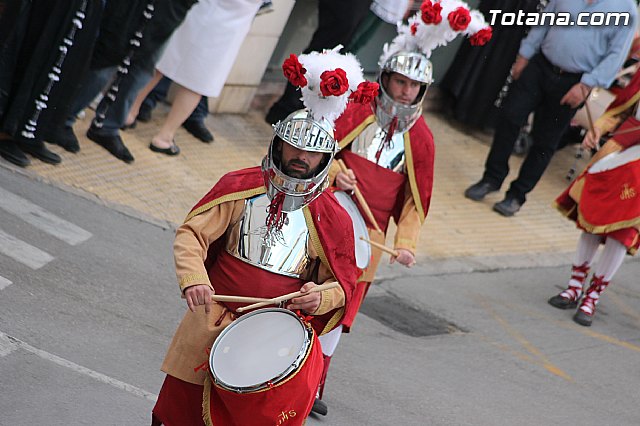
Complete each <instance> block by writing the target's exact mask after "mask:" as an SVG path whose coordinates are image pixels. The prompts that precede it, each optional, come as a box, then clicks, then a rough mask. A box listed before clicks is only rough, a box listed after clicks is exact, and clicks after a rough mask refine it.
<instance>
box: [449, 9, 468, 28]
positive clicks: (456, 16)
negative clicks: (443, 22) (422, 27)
mask: <svg viewBox="0 0 640 426" xmlns="http://www.w3.org/2000/svg"><path fill="white" fill-rule="evenodd" d="M447 19H448V20H449V25H451V29H452V30H454V31H464V30H466V29H467V27H468V26H469V23H470V22H471V15H470V14H469V11H468V10H467V9H466V8H464V7H459V8H457V9H455V10H453V11H452V12H450V13H449V16H447Z"/></svg>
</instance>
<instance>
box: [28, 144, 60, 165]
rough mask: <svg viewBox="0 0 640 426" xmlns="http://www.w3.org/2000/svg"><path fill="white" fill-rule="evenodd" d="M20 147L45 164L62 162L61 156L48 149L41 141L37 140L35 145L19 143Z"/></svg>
mask: <svg viewBox="0 0 640 426" xmlns="http://www.w3.org/2000/svg"><path fill="white" fill-rule="evenodd" d="M20 149H21V150H23V151H24V152H26V153H27V154H30V155H31V156H33V157H36V158H37V159H38V160H40V161H42V162H44V163H47V164H60V163H61V162H62V158H60V156H59V155H58V154H56V153H55V152H53V151H49V150H48V149H47V147H46V146H44V142H42V141H40V142H37V143H36V145H35V146H34V145H31V144H30V143H28V142H25V143H21V144H20Z"/></svg>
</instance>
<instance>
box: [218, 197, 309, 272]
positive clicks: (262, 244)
mask: <svg viewBox="0 0 640 426" xmlns="http://www.w3.org/2000/svg"><path fill="white" fill-rule="evenodd" d="M269 203H270V200H269V197H267V196H266V194H263V195H258V196H256V197H253V198H250V199H247V200H245V207H244V211H243V212H242V215H241V216H240V218H239V219H238V221H237V222H235V223H234V224H232V225H231V227H230V228H229V229H228V231H227V244H226V247H225V249H226V251H227V253H229V254H230V255H232V256H234V257H236V258H238V259H240V260H242V261H243V262H247V263H249V264H251V265H254V266H257V267H258V268H262V269H266V270H267V271H270V272H273V273H276V274H280V275H286V276H289V277H296V278H301V277H303V276H305V275H306V273H307V271H308V269H309V268H310V265H311V258H310V256H309V251H308V240H309V229H308V227H307V223H306V221H305V218H304V214H303V212H302V209H298V210H295V211H292V212H288V213H287V217H286V219H285V223H284V225H283V226H282V229H281V230H280V231H277V232H276V233H274V235H271V236H267V235H266V234H267V226H266V220H267V208H268V206H269Z"/></svg>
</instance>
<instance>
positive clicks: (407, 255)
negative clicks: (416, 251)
mask: <svg viewBox="0 0 640 426" xmlns="http://www.w3.org/2000/svg"><path fill="white" fill-rule="evenodd" d="M396 251H397V252H398V255H397V256H391V259H390V260H389V263H394V262H398V263H400V264H402V265H404V266H406V267H407V268H411V267H412V266H413V265H415V264H416V257H415V256H414V255H413V253H411V252H410V251H409V250H406V249H396Z"/></svg>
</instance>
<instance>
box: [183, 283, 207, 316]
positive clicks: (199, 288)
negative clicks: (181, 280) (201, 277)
mask: <svg viewBox="0 0 640 426" xmlns="http://www.w3.org/2000/svg"><path fill="white" fill-rule="evenodd" d="M212 295H213V290H211V287H209V286H208V285H205V284H200V285H194V286H191V287H188V288H187V289H186V290H185V291H184V297H185V299H187V306H189V309H191V312H195V311H196V306H199V305H204V311H205V312H206V313H209V311H211V305H212V304H213V301H212V300H211V296H212Z"/></svg>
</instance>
